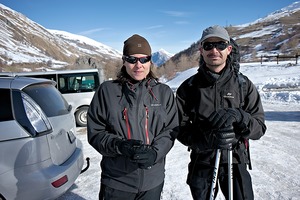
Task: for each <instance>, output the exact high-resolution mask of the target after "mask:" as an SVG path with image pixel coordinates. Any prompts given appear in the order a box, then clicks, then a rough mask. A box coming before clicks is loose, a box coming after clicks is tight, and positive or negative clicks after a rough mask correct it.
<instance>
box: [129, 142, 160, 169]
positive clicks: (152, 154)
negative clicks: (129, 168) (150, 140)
mask: <svg viewBox="0 0 300 200" xmlns="http://www.w3.org/2000/svg"><path fill="white" fill-rule="evenodd" d="M156 156H157V153H156V151H155V150H154V148H153V147H152V146H151V145H141V146H139V147H136V148H135V154H134V155H133V157H132V161H134V162H137V163H138V165H139V168H141V169H147V168H150V167H151V166H152V165H154V162H155V160H156Z"/></svg>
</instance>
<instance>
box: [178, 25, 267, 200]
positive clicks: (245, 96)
mask: <svg viewBox="0 0 300 200" xmlns="http://www.w3.org/2000/svg"><path fill="white" fill-rule="evenodd" d="M230 41H231V40H230V37H229V35H228V32H227V31H226V30H225V29H224V28H223V27H221V26H217V25H216V26H212V27H208V28H207V29H205V30H204V31H203V33H202V37H201V39H200V54H201V56H200V62H199V69H198V72H197V74H195V75H193V76H192V77H190V78H188V79H187V80H185V81H184V82H183V83H182V84H181V85H180V87H179V88H178V90H177V93H176V100H177V106H178V112H179V124H180V126H179V134H178V140H179V141H180V142H181V143H183V144H184V145H186V146H188V147H189V149H191V156H190V157H191V161H190V163H189V166H188V171H189V172H188V177H187V184H188V185H189V186H190V189H191V193H192V196H193V198H194V199H195V200H200V199H202V200H203V199H210V197H211V196H212V195H211V194H210V191H211V186H212V182H213V176H214V175H215V174H214V165H215V161H216V152H217V150H218V151H219V150H221V160H220V164H219V171H218V172H219V175H218V179H217V181H219V183H218V185H219V186H220V188H221V190H222V192H223V194H224V196H225V197H226V199H228V197H229V192H228V173H227V172H228V158H227V155H228V154H227V151H228V150H232V151H233V185H232V187H233V194H230V195H233V199H235V200H242V199H254V195H253V189H252V183H251V177H250V174H249V172H248V171H247V164H249V162H250V157H249V156H248V155H249V154H248V153H249V151H247V149H248V147H249V146H248V145H249V143H248V141H249V139H253V140H257V139H259V138H260V137H262V136H263V135H264V133H265V131H266V126H265V119H264V110H263V107H262V103H261V100H260V96H259V93H258V91H257V89H256V87H255V86H254V84H253V83H252V82H251V81H250V80H249V79H248V78H247V77H246V76H244V75H241V74H238V72H237V71H238V70H237V69H236V63H234V62H233V61H234V59H233V55H232V51H233V46H232V44H231V43H230ZM240 80H243V84H240ZM241 94H242V95H241ZM217 193H218V186H217V187H216V190H215V191H214V192H213V193H212V194H213V195H214V196H216V194H217Z"/></svg>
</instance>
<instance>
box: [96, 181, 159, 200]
mask: <svg viewBox="0 0 300 200" xmlns="http://www.w3.org/2000/svg"><path fill="white" fill-rule="evenodd" d="M163 186H164V182H163V183H161V184H160V185H159V186H157V187H155V188H153V189H151V190H148V191H143V192H139V193H131V192H125V191H121V190H116V189H113V188H111V187H107V186H106V185H103V184H101V189H100V193H99V200H160V196H161V192H162V189H163Z"/></svg>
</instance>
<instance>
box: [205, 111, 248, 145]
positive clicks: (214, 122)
mask: <svg viewBox="0 0 300 200" xmlns="http://www.w3.org/2000/svg"><path fill="white" fill-rule="evenodd" d="M207 120H208V122H209V124H210V127H211V129H212V135H210V143H211V145H212V148H216V149H231V148H232V143H233V142H234V141H236V138H235V133H234V131H233V126H239V125H240V124H241V123H242V120H243V116H242V113H241V111H240V110H239V109H235V108H228V109H220V110H217V111H215V112H213V113H212V114H211V115H210V116H209V117H208V119H207Z"/></svg>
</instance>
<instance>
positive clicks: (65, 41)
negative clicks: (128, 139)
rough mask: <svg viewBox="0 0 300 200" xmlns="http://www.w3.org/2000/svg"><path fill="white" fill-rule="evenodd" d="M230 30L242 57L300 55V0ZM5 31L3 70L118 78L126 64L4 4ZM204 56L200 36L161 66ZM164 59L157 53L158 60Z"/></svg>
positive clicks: (172, 68)
mask: <svg viewBox="0 0 300 200" xmlns="http://www.w3.org/2000/svg"><path fill="white" fill-rule="evenodd" d="M226 29H227V30H228V32H229V33H230V35H231V36H232V37H233V38H234V39H236V41H237V43H238V44H239V45H240V48H241V54H242V58H241V59H242V62H250V61H257V60H260V58H261V56H265V55H277V54H283V55H295V54H300V52H299V48H300V45H299V43H300V42H299V40H300V2H295V3H294V4H292V5H290V6H288V7H286V8H283V9H281V10H278V11H276V12H274V13H271V14H270V15H268V16H266V17H265V18H261V19H258V20H256V21H254V22H252V23H249V24H244V25H239V26H228V27H226ZM0 33H1V34H0V71H13V72H16V71H37V70H39V71H41V70H53V69H80V68H81V69H82V68H101V69H103V71H104V74H105V76H106V77H107V78H114V77H115V75H116V72H117V71H118V70H119V68H120V66H121V65H122V63H121V59H120V58H121V52H118V51H116V50H114V49H112V48H111V47H108V46H106V45H104V44H102V43H99V42H96V41H94V40H92V39H89V38H87V37H83V36H79V35H74V34H70V33H67V32H64V31H57V30H48V29H46V28H44V27H42V26H41V25H39V24H37V23H35V22H34V21H32V20H30V19H28V18H27V17H26V16H24V15H22V14H21V13H18V12H16V11H14V10H12V9H10V8H8V7H6V6H4V5H2V4H0ZM199 40H200V36H199ZM155 56H156V55H155ZM199 56H200V54H199V41H195V43H194V44H192V45H191V46H190V47H189V48H188V49H186V50H184V51H181V52H179V53H177V54H175V55H174V56H172V57H171V58H170V59H169V60H168V61H167V62H165V60H164V61H163V62H165V63H164V64H162V65H161V66H160V67H159V68H157V69H155V71H156V73H157V74H158V76H162V75H164V76H165V77H166V78H171V77H173V76H174V75H175V73H176V72H178V71H183V70H186V69H188V68H191V67H195V66H197V65H198V60H199ZM163 57H164V58H165V56H163ZM161 58H162V57H161V55H157V59H158V60H157V61H159V59H161ZM168 58H169V56H168Z"/></svg>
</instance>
